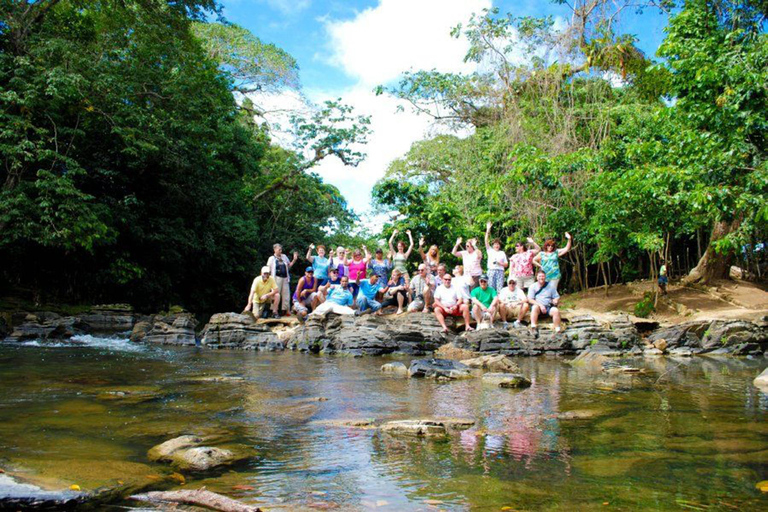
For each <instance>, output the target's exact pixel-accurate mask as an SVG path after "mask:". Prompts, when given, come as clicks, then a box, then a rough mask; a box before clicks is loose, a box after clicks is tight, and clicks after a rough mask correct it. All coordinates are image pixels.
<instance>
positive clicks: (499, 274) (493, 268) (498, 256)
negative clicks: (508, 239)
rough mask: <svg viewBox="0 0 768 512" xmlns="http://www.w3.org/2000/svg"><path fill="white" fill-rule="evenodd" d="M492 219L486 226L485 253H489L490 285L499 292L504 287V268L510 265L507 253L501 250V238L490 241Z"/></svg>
mask: <svg viewBox="0 0 768 512" xmlns="http://www.w3.org/2000/svg"><path fill="white" fill-rule="evenodd" d="M492 226H493V223H491V222H490V221H489V222H488V224H486V227H485V253H486V254H487V255H488V285H489V286H490V287H491V288H493V289H494V290H496V293H499V292H500V291H501V290H503V289H504V269H506V268H507V267H508V266H509V261H508V260H507V255H506V254H505V253H504V251H502V250H501V240H500V239H498V238H495V239H494V240H493V242H492V243H491V242H490V238H491V227H492Z"/></svg>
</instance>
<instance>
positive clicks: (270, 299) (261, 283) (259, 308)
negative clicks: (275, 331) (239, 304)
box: [243, 266, 280, 318]
mask: <svg viewBox="0 0 768 512" xmlns="http://www.w3.org/2000/svg"><path fill="white" fill-rule="evenodd" d="M270 304H271V305H272V316H273V317H274V318H280V315H279V314H278V313H277V308H278V305H279V304H280V292H279V291H278V289H277V282H276V281H275V278H274V277H272V275H271V270H270V269H269V267H268V266H263V267H261V275H260V276H259V277H257V278H256V279H254V280H253V283H252V284H251V291H250V292H248V304H247V305H246V306H245V309H244V310H243V314H245V313H246V312H248V311H251V309H253V316H255V317H256V318H262V317H263V318H266V316H267V315H268V314H269V306H270Z"/></svg>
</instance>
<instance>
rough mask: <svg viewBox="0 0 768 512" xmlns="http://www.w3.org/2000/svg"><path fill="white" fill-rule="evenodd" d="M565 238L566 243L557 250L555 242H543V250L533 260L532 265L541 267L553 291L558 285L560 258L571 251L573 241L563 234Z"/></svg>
mask: <svg viewBox="0 0 768 512" xmlns="http://www.w3.org/2000/svg"><path fill="white" fill-rule="evenodd" d="M565 238H567V239H568V243H567V244H565V247H564V248H562V249H557V246H556V244H555V241H554V240H553V239H551V238H550V239H549V240H547V241H546V242H544V250H543V251H542V252H540V253H539V254H537V255H536V257H535V258H533V264H534V265H536V266H537V267H541V269H542V270H543V271H544V273H545V274H546V275H547V282H548V283H550V284H551V285H552V286H553V287H554V288H555V290H557V285H558V284H559V283H560V277H561V275H560V258H561V257H563V256H564V255H565V253H567V252H568V251H570V250H571V242H572V241H573V240H572V238H571V234H570V233H566V234H565Z"/></svg>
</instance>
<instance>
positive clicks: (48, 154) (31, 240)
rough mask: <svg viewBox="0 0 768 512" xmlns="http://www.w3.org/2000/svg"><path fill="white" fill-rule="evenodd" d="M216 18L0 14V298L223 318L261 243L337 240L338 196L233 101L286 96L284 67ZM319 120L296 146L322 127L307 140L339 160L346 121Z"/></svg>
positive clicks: (87, 4)
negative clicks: (275, 93)
mask: <svg viewBox="0 0 768 512" xmlns="http://www.w3.org/2000/svg"><path fill="white" fill-rule="evenodd" d="M217 9H218V7H217V6H216V5H215V4H214V2H210V1H208V0H201V1H192V0H182V1H173V2H170V1H169V2H163V1H159V2H139V1H132V0H131V1H127V2H119V3H115V2H105V1H102V0H88V1H84V2H73V1H68V0H62V1H60V2H57V1H50V0H49V1H38V2H27V1H22V2H2V3H0V19H3V20H4V22H3V25H2V29H0V158H1V159H2V161H3V165H2V166H0V184H2V189H0V233H1V236H0V268H1V269H2V271H0V280H2V284H3V285H10V286H13V287H16V288H17V289H20V290H27V289H28V290H31V293H32V295H33V296H34V297H36V300H37V299H39V300H41V301H42V300H48V301H53V300H56V299H57V298H58V299H59V300H62V299H64V300H67V301H99V302H106V301H126V302H131V303H133V304H135V305H136V306H137V307H139V308H146V309H155V310H156V309H158V308H160V307H167V306H168V304H181V305H183V306H184V307H186V308H188V309H194V310H197V311H198V312H202V311H212V310H223V309H226V310H232V309H234V308H237V307H241V306H242V304H241V303H242V302H243V298H244V297H245V295H246V293H247V290H248V287H249V283H250V281H251V279H252V278H253V275H254V274H255V272H256V269H257V268H258V267H260V266H261V265H262V264H263V263H264V262H265V261H266V258H267V256H268V255H269V254H271V252H272V251H271V245H272V243H274V242H275V241H281V242H283V243H285V244H286V245H287V246H289V247H291V248H296V249H302V250H306V246H307V245H308V244H309V243H310V242H313V241H314V242H316V241H317V240H319V239H322V238H324V237H326V236H328V235H329V234H331V235H332V234H333V233H334V232H335V230H337V229H338V230H345V231H346V230H349V227H350V225H351V223H352V222H353V221H354V217H353V216H352V214H351V213H350V212H349V210H348V209H347V206H346V202H345V201H344V199H343V197H342V196H341V195H340V193H339V192H338V190H336V189H335V188H334V187H332V186H329V185H328V184H325V183H323V182H322V180H321V179H320V178H318V177H317V176H315V175H313V174H311V173H306V172H305V171H306V170H307V168H308V166H307V161H306V158H305V157H304V156H303V155H301V154H298V153H296V152H291V151H286V150H283V149H280V148H278V147H276V146H273V145H272V144H271V141H270V137H269V134H268V132H266V130H265V129H263V128H261V127H259V126H257V125H256V124H255V123H254V120H253V117H252V114H253V112H247V110H248V109H241V108H239V106H238V105H237V104H236V102H235V97H234V96H233V92H235V93H237V92H238V91H239V92H243V91H245V90H246V89H248V88H252V89H253V88H259V89H261V90H264V89H269V88H272V89H277V88H284V87H297V86H298V76H297V68H296V63H295V61H294V60H293V58H292V57H290V55H288V54H287V53H285V52H284V51H283V50H280V49H279V48H277V47H274V46H273V45H267V44H264V43H263V42H261V41H260V40H259V39H258V38H256V37H255V36H253V35H251V34H249V33H248V32H247V31H245V30H244V29H242V28H240V27H237V26H233V25H223V24H218V23H207V22H205V21H204V18H205V17H206V16H207V15H211V14H213V15H215V14H216V13H217V12H218V11H217ZM334 108H335V104H334V106H333V107H326V108H325V110H322V111H321V113H323V114H327V115H326V116H325V118H323V117H322V115H321V116H320V117H318V116H315V117H313V118H311V119H309V120H308V122H307V125H306V126H305V127H303V132H302V133H306V132H308V131H311V129H312V128H311V126H310V125H311V123H313V122H320V121H322V122H323V126H322V127H318V128H316V130H315V132H314V134H315V135H316V136H317V138H322V144H326V145H327V147H328V148H329V150H332V151H335V152H337V153H338V154H343V152H344V151H347V146H346V144H347V142H348V139H347V138H349V137H351V138H352V139H354V142H355V143H358V142H360V141H361V136H360V131H361V130H360V129H356V128H355V127H352V128H350V127H349V126H346V125H345V126H341V127H339V126H337V125H336V124H335V123H336V122H340V121H343V119H341V118H342V117H344V116H346V117H347V118H349V117H351V112H350V111H349V110H348V109H344V108H343V107H340V108H337V109H336V111H337V114H338V110H341V112H342V114H341V116H339V115H333V112H332V111H333V110H334ZM342 124H343V123H342ZM304 140H309V139H308V138H307V139H304ZM347 155H348V157H349V159H350V160H351V159H355V158H357V159H359V158H361V157H362V155H361V154H360V153H359V152H355V151H351V150H350V151H349V153H347ZM287 176H289V177H290V178H291V179H286V177H287ZM275 182H278V183H280V184H281V186H280V187H271V186H270V185H271V184H272V183H275Z"/></svg>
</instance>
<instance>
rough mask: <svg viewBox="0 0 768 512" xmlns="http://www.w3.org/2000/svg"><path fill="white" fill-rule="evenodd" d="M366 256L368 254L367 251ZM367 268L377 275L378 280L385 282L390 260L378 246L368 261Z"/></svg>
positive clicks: (389, 268) (390, 264)
mask: <svg viewBox="0 0 768 512" xmlns="http://www.w3.org/2000/svg"><path fill="white" fill-rule="evenodd" d="M366 256H368V253H367V252H366ZM368 268H369V269H371V270H372V271H373V273H374V274H376V275H377V276H379V281H381V282H385V281H386V280H387V279H388V278H389V271H390V270H391V269H392V262H391V261H389V257H387V258H385V257H384V251H383V250H382V249H381V247H379V248H377V249H376V252H375V255H374V257H373V258H372V259H371V260H370V261H369V262H368Z"/></svg>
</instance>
